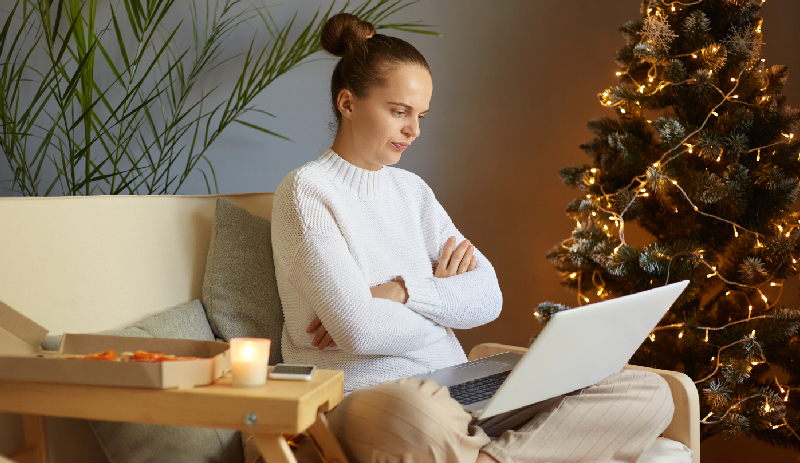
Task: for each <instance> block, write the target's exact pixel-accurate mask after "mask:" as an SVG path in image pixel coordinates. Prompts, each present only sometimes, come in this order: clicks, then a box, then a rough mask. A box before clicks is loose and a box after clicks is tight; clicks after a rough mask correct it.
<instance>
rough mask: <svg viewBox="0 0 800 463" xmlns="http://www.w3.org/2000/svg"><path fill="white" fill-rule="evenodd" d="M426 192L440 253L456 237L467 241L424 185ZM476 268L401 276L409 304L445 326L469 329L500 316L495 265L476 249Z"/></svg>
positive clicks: (501, 302) (500, 303) (428, 209)
mask: <svg viewBox="0 0 800 463" xmlns="http://www.w3.org/2000/svg"><path fill="white" fill-rule="evenodd" d="M425 187H426V188H425V190H426V193H427V196H428V198H427V201H426V202H425V204H426V209H427V213H428V214H430V215H431V216H432V220H431V224H432V225H433V226H432V227H431V233H432V234H433V235H434V236H431V237H430V239H433V240H435V241H436V245H437V246H438V250H439V252H438V255H437V256H436V260H437V261H438V259H439V257H440V256H441V254H442V250H443V249H444V245H445V243H446V242H447V239H448V238H450V237H451V236H455V237H456V243H457V244H459V243H461V242H462V241H464V235H462V234H461V232H460V231H458V229H457V228H456V226H455V225H454V224H453V221H452V220H451V219H450V216H449V215H448V214H447V212H446V211H445V210H444V208H443V207H442V205H441V204H439V201H437V200H436V198H435V197H434V196H433V192H432V191H430V189H429V188H427V185H425ZM474 254H475V257H476V260H477V264H478V266H477V268H475V269H474V270H471V271H469V272H465V273H462V274H461V275H454V276H451V277H448V278H437V277H434V276H418V275H401V277H402V278H403V281H404V282H405V285H406V289H407V290H408V301H407V302H406V307H408V308H410V309H411V310H413V311H415V312H417V313H419V314H421V315H424V316H425V317H427V318H429V319H431V320H433V321H435V322H436V323H439V324H441V325H443V326H447V327H450V328H456V329H468V328H474V327H476V326H480V325H484V324H486V323H489V322H491V321H492V320H494V319H496V318H497V317H498V316H499V315H500V310H501V309H502V306H503V295H502V293H501V292H500V285H499V284H498V282H497V276H496V275H495V272H494V267H492V264H490V263H489V260H488V259H487V258H486V257H485V256H484V255H483V254H482V253H481V252H480V251H479V250H478V248H477V247H476V248H475V251H474Z"/></svg>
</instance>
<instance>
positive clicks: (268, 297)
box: [203, 198, 283, 365]
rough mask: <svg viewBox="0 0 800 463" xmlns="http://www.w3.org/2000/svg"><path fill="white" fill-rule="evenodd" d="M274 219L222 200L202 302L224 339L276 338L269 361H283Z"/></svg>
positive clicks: (212, 241) (215, 328) (212, 236)
mask: <svg viewBox="0 0 800 463" xmlns="http://www.w3.org/2000/svg"><path fill="white" fill-rule="evenodd" d="M271 240H272V234H271V226H270V222H269V220H267V219H265V218H263V217H259V216H256V215H253V214H250V213H249V212H247V211H246V210H245V209H243V208H241V207H238V206H235V205H233V204H231V203H230V202H229V201H227V200H225V199H223V198H219V199H217V210H216V216H215V221H214V229H213V231H212V234H211V246H210V247H209V250H208V261H207V263H206V273H205V278H204V280H203V306H204V307H205V308H206V314H207V315H208V321H209V323H210V324H211V328H212V329H213V330H214V333H215V334H216V335H217V336H219V337H220V338H222V339H225V340H226V341H229V340H230V339H231V338H239V337H250V338H267V339H270V340H272V345H271V347H270V356H269V364H270V365H275V364H276V363H279V362H280V361H281V360H282V356H281V333H282V331H283V309H282V308H281V301H280V297H279V296H278V282H277V280H276V279H275V265H274V263H273V260H272V241H271Z"/></svg>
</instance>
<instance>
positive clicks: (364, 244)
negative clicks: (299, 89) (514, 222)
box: [272, 14, 672, 463]
mask: <svg viewBox="0 0 800 463" xmlns="http://www.w3.org/2000/svg"><path fill="white" fill-rule="evenodd" d="M322 46H323V47H324V48H325V50H327V51H328V52H330V53H331V54H334V55H336V56H340V57H341V60H340V61H339V63H338V64H337V66H336V68H335V69H334V71H333V77H332V80H331V98H332V105H333V110H334V115H335V116H336V118H337V121H338V130H337V133H336V137H335V139H334V142H333V145H332V147H331V148H330V149H328V150H326V151H325V152H324V153H323V154H322V156H321V157H320V158H319V159H317V160H315V161H312V162H310V163H308V164H305V165H304V166H302V167H300V168H299V169H297V170H295V171H294V172H292V173H290V174H289V175H288V176H287V177H286V178H285V179H284V180H283V181H282V182H281V184H280V186H279V187H278V189H277V191H276V194H275V203H274V208H273V222H272V230H273V231H272V236H273V247H274V256H275V267H276V276H277V280H278V287H279V291H280V297H281V302H282V304H283V309H284V315H285V325H284V330H283V340H282V342H283V358H284V360H285V361H286V362H291V363H305V364H314V365H317V366H319V367H321V368H331V369H341V370H344V372H345V392H346V393H348V395H347V397H345V399H344V400H343V401H342V403H340V404H339V405H338V406H337V407H336V408H335V409H334V410H333V411H331V412H329V413H328V418H329V420H330V422H331V426H332V429H333V430H334V432H335V433H336V434H337V437H338V438H339V440H340V442H341V443H342V446H343V447H344V449H345V451H346V452H347V453H348V456H349V457H350V458H351V459H352V460H353V461H355V462H360V461H457V462H462V461H463V462H469V463H472V462H475V461H478V462H493V461H501V462H505V461H612V460H615V461H623V460H627V461H635V460H636V459H637V458H638V455H639V454H641V452H642V451H643V450H644V448H645V447H646V446H647V445H649V444H650V443H651V442H652V441H653V440H654V439H655V437H656V436H657V435H658V434H659V433H660V432H661V431H662V430H663V429H664V428H665V427H666V425H667V424H668V423H669V420H670V418H671V415H672V401H671V397H670V394H669V387H668V386H667V385H666V384H665V383H664V382H663V380H662V379H661V378H660V377H659V376H658V375H654V374H646V373H643V372H637V373H633V372H625V373H622V374H620V375H616V376H614V377H612V378H609V379H608V380H605V381H604V382H601V383H599V384H598V385H596V386H592V387H590V388H587V389H585V390H583V391H580V392H579V393H576V394H573V395H570V396H563V397H559V398H556V399H552V400H550V401H546V402H543V403H539V404H534V405H532V406H530V407H526V408H524V409H521V410H517V411H514V412H509V413H507V414H505V415H501V416H497V417H493V418H489V419H487V420H484V421H482V422H475V423H473V422H471V420H470V416H469V415H468V414H467V413H466V412H464V411H463V409H462V408H461V406H460V405H459V404H458V403H457V402H455V400H453V399H451V398H450V397H449V393H448V392H447V388H440V387H439V386H438V385H436V384H435V383H433V382H432V381H422V380H418V379H414V378H408V376H413V375H416V374H419V373H424V372H428V371H431V370H435V369H439V368H443V367H446V366H452V365H455V364H459V363H462V362H465V361H466V356H465V355H464V351H463V349H462V347H461V345H460V344H459V342H458V340H457V339H456V337H455V335H454V333H453V328H459V329H466V328H472V327H475V326H479V325H482V324H485V323H488V322H490V321H492V320H494V319H495V318H497V316H498V315H499V313H500V309H501V305H502V295H501V293H500V289H499V286H498V283H497V278H496V276H495V272H494V269H493V268H492V266H491V264H490V263H489V261H488V260H487V259H486V258H485V257H484V256H483V255H482V254H481V253H480V252H479V251H478V250H477V249H475V247H474V246H473V245H472V244H470V243H469V241H467V240H465V239H464V237H463V236H462V235H461V233H460V232H459V231H458V230H457V229H456V228H455V226H454V225H453V223H452V221H451V220H450V218H449V217H448V215H447V213H446V212H445V211H444V209H443V208H442V206H441V205H440V204H439V203H438V201H436V198H435V197H434V195H433V193H432V191H431V189H430V188H429V187H428V186H427V185H426V184H425V182H423V181H422V180H421V179H420V178H419V177H417V176H416V175H414V174H411V173H409V172H406V171H403V170H401V169H396V168H393V167H388V166H391V165H392V164H395V163H397V162H398V161H399V160H400V157H401V155H402V153H403V152H404V151H405V150H406V149H407V148H408V147H409V146H410V145H411V144H412V143H413V142H414V140H415V139H416V138H417V137H418V136H419V135H420V121H421V120H422V118H424V117H425V115H426V114H427V112H428V107H429V103H430V99H431V94H432V88H433V84H432V80H431V74H430V69H429V67H428V64H427V63H426V62H425V59H424V58H423V57H422V55H421V54H420V53H419V52H418V51H417V50H416V49H415V48H414V47H412V46H411V45H409V44H408V43H406V42H404V41H403V40H400V39H397V38H392V37H387V36H384V35H381V34H375V29H374V27H373V26H372V25H371V24H369V23H366V22H363V21H360V20H359V19H358V18H357V17H355V16H353V15H348V14H339V15H336V16H334V17H332V18H331V19H330V20H329V21H328V22H327V24H326V25H325V27H324V28H323V30H322ZM619 420H623V421H619ZM484 430H485V431H484ZM487 433H488V434H489V435H492V436H499V438H498V439H497V440H495V441H494V442H491V443H490V438H489V437H488V436H487Z"/></svg>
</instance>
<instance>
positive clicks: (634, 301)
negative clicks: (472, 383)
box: [479, 280, 689, 418]
mask: <svg viewBox="0 0 800 463" xmlns="http://www.w3.org/2000/svg"><path fill="white" fill-rule="evenodd" d="M688 284H689V281H688V280H687V281H681V282H678V283H673V284H670V285H667V286H662V287H660V288H655V289H651V290H648V291H643V292H640V293H636V294H632V295H629V296H623V297H619V298H616V299H612V300H609V301H603V302H598V303H595V304H590V305H586V306H583V307H577V308H574V309H571V310H566V311H563V312H559V313H557V314H555V315H553V317H552V318H551V319H550V321H549V322H548V323H547V325H546V326H545V327H544V329H542V331H541V332H540V333H539V336H537V338H536V340H535V341H534V343H533V345H532V346H531V348H530V349H529V350H528V352H527V353H526V354H525V355H524V356H523V357H522V359H520V361H519V363H518V364H517V365H516V367H515V368H514V371H512V372H511V374H510V375H509V376H508V378H507V379H506V381H505V382H504V383H503V385H502V386H501V387H500V389H499V390H498V391H497V392H496V393H495V395H494V397H492V399H491V400H490V401H489V403H488V404H486V406H485V407H484V408H483V411H482V412H481V413H480V415H479V418H488V417H490V416H494V415H498V414H500V413H505V412H507V411H510V410H514V409H517V408H520V407H524V406H526V405H530V404H533V403H536V402H540V401H542V400H547V399H550V398H552V397H556V396H559V395H561V394H566V393H568V392H572V391H575V390H578V389H581V388H584V387H587V386H591V385H592V384H595V383H597V382H599V381H602V380H603V379H605V378H607V377H609V376H611V375H613V374H615V373H619V372H620V370H622V367H623V366H625V364H626V363H627V362H628V360H630V358H631V356H632V355H633V354H634V353H635V352H636V349H638V348H639V346H640V345H641V344H642V342H643V341H644V340H645V339H646V338H647V336H648V335H649V334H650V332H651V331H652V329H653V328H654V327H655V326H656V325H657V324H658V322H659V321H660V320H661V318H662V317H663V316H664V314H665V313H666V312H667V310H669V308H670V306H672V303H673V302H675V300H676V299H678V296H680V295H681V293H682V292H683V290H684V289H686V286H687V285H688Z"/></svg>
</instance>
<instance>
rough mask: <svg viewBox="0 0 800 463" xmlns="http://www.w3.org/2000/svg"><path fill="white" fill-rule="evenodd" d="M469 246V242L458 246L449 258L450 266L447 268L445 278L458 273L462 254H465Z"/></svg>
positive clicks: (463, 242)
mask: <svg viewBox="0 0 800 463" xmlns="http://www.w3.org/2000/svg"><path fill="white" fill-rule="evenodd" d="M469 246H470V244H469V240H464V241H462V242H461V244H459V245H458V247H457V248H456V250H455V251H453V255H452V256H451V257H450V265H448V266H447V276H453V275H456V274H457V273H458V267H459V266H460V265H461V261H462V260H463V259H464V254H466V253H467V249H469Z"/></svg>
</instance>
